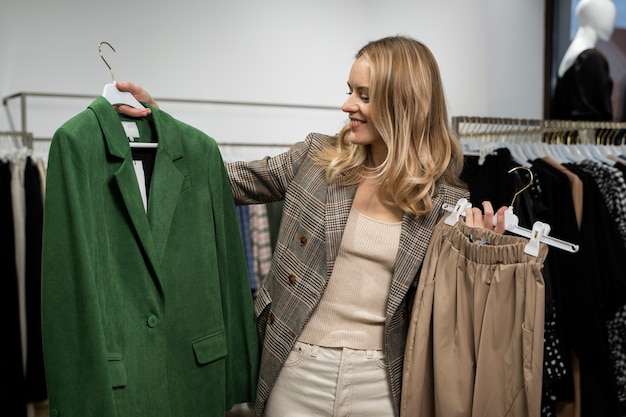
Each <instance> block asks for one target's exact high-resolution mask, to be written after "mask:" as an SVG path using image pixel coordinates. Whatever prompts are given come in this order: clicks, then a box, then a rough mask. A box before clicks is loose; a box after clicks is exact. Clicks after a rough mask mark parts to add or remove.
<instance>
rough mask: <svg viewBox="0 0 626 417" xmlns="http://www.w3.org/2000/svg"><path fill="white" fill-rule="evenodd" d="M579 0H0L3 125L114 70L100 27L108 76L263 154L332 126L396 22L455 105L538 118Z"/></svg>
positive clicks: (453, 111) (618, 63)
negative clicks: (437, 72) (435, 66)
mask: <svg viewBox="0 0 626 417" xmlns="http://www.w3.org/2000/svg"><path fill="white" fill-rule="evenodd" d="M576 2H577V0H553V1H540V0H506V1H502V0H472V1H467V0H445V1H436V2H434V1H426V0H388V1H385V2H381V1H372V0H358V1H357V0H342V1H335V0H319V1H315V2H313V1H308V2H304V1H294V0H269V1H262V2H260V1H253V0H239V1H230V0H229V1H215V0H214V1H204V2H200V1H197V0H177V1H166V0H151V1H146V0H136V1H132V2H126V1H118V0H111V1H108V2H92V1H84V2H76V1H73V0H57V1H54V2H50V1H46V0H30V1H22V0H3V2H2V6H0V39H2V40H3V41H2V42H0V57H1V59H0V95H1V96H2V97H3V106H2V109H1V110H2V113H1V114H0V131H14V130H17V131H19V130H22V129H23V128H24V127H25V128H26V130H27V131H28V132H30V133H32V134H33V135H34V136H35V137H36V138H44V139H45V138H50V137H52V136H53V134H54V132H55V130H56V129H57V128H58V127H59V126H60V125H61V124H62V123H63V122H65V121H66V120H67V119H69V118H70V117H72V116H74V115H75V114H77V113H79V112H81V111H82V110H83V109H85V108H86V106H87V105H88V104H89V103H90V102H91V101H92V100H93V98H95V97H96V96H98V95H100V94H101V93H102V89H103V87H104V85H105V84H107V83H110V82H111V81H112V77H111V74H110V73H109V70H108V68H107V67H106V65H105V63H104V62H103V61H102V59H101V57H100V55H99V53H98V46H99V44H100V43H101V42H103V41H106V42H109V43H110V44H111V45H112V46H113V47H114V48H115V50H116V52H113V51H112V50H111V49H109V48H108V47H107V46H106V45H104V46H103V49H102V52H103V55H104V57H105V58H106V60H107V62H108V63H109V64H110V65H111V67H112V70H113V75H114V77H115V79H116V80H118V81H124V80H129V81H133V82H135V83H138V84H140V85H142V86H143V87H145V88H146V89H147V90H149V91H150V92H151V93H152V95H153V96H154V97H156V98H157V99H161V101H160V103H161V107H162V109H163V110H165V111H167V112H168V113H170V114H172V115H173V116H175V117H177V118H178V119H180V120H182V121H185V122H187V123H190V124H192V125H194V126H196V127H198V128H199V129H201V130H203V131H204V132H206V133H208V134H209V135H210V136H212V137H214V138H215V139H216V140H217V141H218V142H222V143H258V144H265V145H268V146H267V147H264V148H254V149H248V153H246V154H244V153H243V150H242V149H243V148H244V147H243V146H242V147H241V149H237V147H236V146H234V147H233V146H230V147H226V146H225V147H224V148H223V149H224V153H225V157H226V158H228V159H231V158H238V157H240V158H251V157H260V156H264V154H269V153H273V152H277V151H278V150H280V147H281V146H282V147H284V146H286V145H288V144H291V143H293V142H295V141H298V140H301V139H303V138H304V137H305V135H306V134H307V133H309V132H312V131H316V132H323V133H329V134H332V133H335V132H337V131H338V130H339V129H340V127H341V125H342V124H343V123H344V121H345V116H344V114H343V113H342V112H341V110H340V107H341V104H342V103H343V101H344V100H345V97H346V96H345V93H346V92H347V87H346V80H347V76H348V71H349V69H350V65H351V63H352V61H353V57H354V54H355V53H356V51H357V50H358V49H359V48H360V47H361V46H362V45H363V44H365V43H366V42H368V41H370V40H373V39H377V38H380V37H383V36H387V35H396V34H406V35H409V36H412V37H415V38H417V39H418V40H421V41H423V42H424V43H425V44H426V45H428V46H429V48H431V50H432V51H433V53H434V55H435V57H436V58H437V60H438V62H439V65H440V69H441V73H442V77H443V81H444V89H445V92H446V96H447V99H448V105H449V114H450V116H461V115H463V116H489V117H512V118H533V119H534V118H537V119H539V118H543V117H545V111H546V89H547V88H549V85H550V83H551V82H552V80H551V79H550V77H551V76H552V75H551V72H552V68H554V67H555V66H558V60H559V58H560V56H562V54H563V52H564V51H565V48H566V47H567V45H568V42H569V36H570V35H571V34H573V31H574V28H573V27H570V25H569V23H570V21H569V19H570V17H571V15H572V10H573V5H575V4H576ZM615 3H616V6H617V10H618V18H617V23H616V31H615V33H614V36H613V39H612V40H611V42H606V43H603V42H602V41H601V42H600V43H599V45H598V47H599V48H605V49H606V50H607V51H608V53H609V56H608V58H609V60H610V63H611V71H612V74H615V75H614V78H613V79H614V81H615V84H616V91H618V89H619V88H621V76H620V74H622V73H624V72H625V71H626V59H625V58H624V52H623V51H624V50H626V48H622V47H620V44H621V43H624V44H626V36H624V35H623V33H624V32H622V28H623V27H626V24H625V23H624V21H625V20H626V18H625V15H626V11H625V7H626V6H625V5H624V3H626V0H617V1H615ZM574 24H575V19H574ZM546 32H548V33H546ZM622 38H624V41H621V39H622ZM614 41H615V42H614ZM546 45H548V47H546ZM553 61H556V62H553ZM25 92H26V93H30V92H36V93H51V94H77V95H88V96H93V97H89V98H61V97H37V96H33V97H27V100H26V104H25V106H22V102H21V96H20V95H19V93H25ZM16 94H17V96H16ZM615 97H616V100H617V97H618V95H616V96H615ZM168 99H176V100H190V101H193V100H202V101H205V100H208V101H215V102H226V103H222V104H220V103H216V104H207V103H204V102H202V103H181V102H175V101H168ZM237 103H239V104H237ZM241 103H250V104H252V105H248V104H241ZM258 104H263V105H258ZM265 104H272V105H265ZM277 104H278V106H275V105H277ZM282 105H294V107H289V106H282ZM617 105H618V106H621V105H620V104H619V103H617ZM298 106H305V107H298ZM306 106H314V107H319V108H307V107H306ZM620 109H621V107H620ZM47 145H48V143H47V142H46V141H45V140H44V141H41V142H36V143H35V150H34V151H35V152H36V153H38V154H39V155H40V156H43V157H45V154H46V153H47ZM269 145H278V146H277V147H276V148H273V147H270V146H269ZM5 146H6V144H5Z"/></svg>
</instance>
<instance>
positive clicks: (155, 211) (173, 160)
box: [148, 110, 190, 259]
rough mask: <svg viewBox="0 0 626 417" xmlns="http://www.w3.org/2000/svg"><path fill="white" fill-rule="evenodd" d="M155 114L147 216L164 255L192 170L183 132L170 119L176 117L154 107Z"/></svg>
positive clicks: (156, 243)
mask: <svg viewBox="0 0 626 417" xmlns="http://www.w3.org/2000/svg"><path fill="white" fill-rule="evenodd" d="M153 115H154V116H155V117H154V123H155V126H156V130H157V134H158V137H159V148H158V151H157V157H156V161H155V164H154V172H153V174H152V182H151V185H150V199H149V201H148V220H149V222H150V227H151V230H152V237H153V240H154V245H155V247H156V251H157V255H158V257H159V259H162V258H163V255H164V253H163V251H164V250H165V247H166V246H167V238H168V236H169V232H170V228H171V226H172V221H173V219H174V213H175V212H176V205H177V202H178V198H179V196H180V193H181V192H182V191H183V189H184V186H185V187H186V186H189V185H190V184H188V183H187V184H185V179H187V180H189V172H188V170H187V165H186V164H185V163H184V159H183V146H182V139H183V138H182V137H181V134H180V132H179V131H178V129H176V127H175V124H174V123H169V122H170V121H172V122H173V120H170V119H171V118H170V116H168V115H167V114H164V113H159V112H158V111H155V110H153ZM159 116H160V117H159Z"/></svg>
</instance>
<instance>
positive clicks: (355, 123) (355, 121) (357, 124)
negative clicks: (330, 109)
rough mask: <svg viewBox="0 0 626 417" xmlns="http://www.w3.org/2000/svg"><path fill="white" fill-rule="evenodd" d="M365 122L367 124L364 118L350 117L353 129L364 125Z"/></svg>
mask: <svg viewBox="0 0 626 417" xmlns="http://www.w3.org/2000/svg"><path fill="white" fill-rule="evenodd" d="M364 124H365V121H363V120H358V119H350V127H351V128H352V129H355V128H357V127H360V126H363V125H364Z"/></svg>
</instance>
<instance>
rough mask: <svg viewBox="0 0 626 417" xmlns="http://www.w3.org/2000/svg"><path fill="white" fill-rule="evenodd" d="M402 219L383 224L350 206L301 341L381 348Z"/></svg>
mask: <svg viewBox="0 0 626 417" xmlns="http://www.w3.org/2000/svg"><path fill="white" fill-rule="evenodd" d="M401 228H402V222H397V223H385V222H381V221H378V220H375V219H371V218H369V217H367V216H365V215H363V214H361V213H359V212H358V211H357V210H356V209H354V208H353V209H352V210H351V212H350V215H349V217H348V222H347V224H346V228H345V230H344V233H343V238H342V240H341V246H340V248H339V253H338V254H337V259H336V260H335V267H334V269H333V272H332V274H331V276H330V280H329V282H328V286H327V288H326V291H325V292H324V294H323V295H322V298H321V299H320V302H319V304H318V306H317V308H316V309H315V311H314V312H313V315H312V316H311V319H310V320H309V322H308V323H307V324H306V326H305V327H304V329H303V331H302V334H301V335H300V337H299V339H298V340H300V341H301V342H304V343H310V344H313V345H319V346H325V347H348V348H351V349H372V350H383V349H384V333H385V316H386V307H387V298H388V295H389V288H390V286H391V278H392V276H393V270H394V266H395V262H396V256H397V253H398V245H399V243H400V230H401Z"/></svg>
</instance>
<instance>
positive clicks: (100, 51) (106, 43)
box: [98, 42, 115, 82]
mask: <svg viewBox="0 0 626 417" xmlns="http://www.w3.org/2000/svg"><path fill="white" fill-rule="evenodd" d="M102 44H105V45H108V46H109V48H111V49H113V52H115V48H114V47H113V46H112V45H111V44H110V43H108V42H100V45H98V53H100V58H102V60H103V61H104V63H105V64H106V66H107V68H109V72H110V73H111V79H112V80H113V82H115V76H114V75H113V70H112V69H111V66H110V65H109V63H108V62H107V60H106V59H104V55H102Z"/></svg>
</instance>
